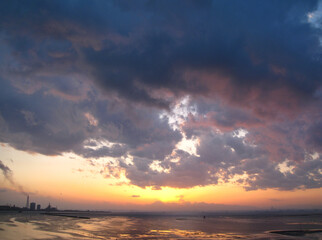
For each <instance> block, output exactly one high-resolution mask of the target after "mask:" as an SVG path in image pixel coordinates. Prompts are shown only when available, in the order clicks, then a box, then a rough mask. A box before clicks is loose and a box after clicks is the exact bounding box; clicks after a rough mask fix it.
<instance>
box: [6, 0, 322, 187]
mask: <svg viewBox="0 0 322 240" xmlns="http://www.w3.org/2000/svg"><path fill="white" fill-rule="evenodd" d="M317 7H318V2H317V1H265V2H262V1H261V2H259V1H234V2H227V1H147V0H146V1H143V0H142V1H136V2H135V4H134V3H133V2H132V1H108V2H102V1H72V0H70V1H44V0H41V1H36V0H34V1H2V2H1V3H0V52H1V54H0V65H1V67H0V72H1V76H0V82H1V88H0V141H1V142H4V143H8V144H10V145H11V146H13V147H15V148H16V149H20V150H25V151H31V152H38V153H42V154H46V155H59V154H62V153H64V152H74V153H76V154H78V155H81V156H83V157H85V158H88V159H90V158H93V159H96V158H104V157H113V158H115V159H116V160H117V162H118V164H119V168H122V169H123V170H124V171H125V174H126V176H127V178H128V179H129V180H130V181H131V183H132V184H135V185H138V186H141V187H146V186H153V187H154V188H156V189H158V188H161V187H162V186H172V187H179V188H182V187H183V188H187V187H193V186H197V185H199V186H204V185H208V184H217V183H220V182H226V181H235V182H236V183H238V184H242V185H244V186H245V188H246V189H248V190H253V189H265V188H276V189H281V190H290V189H296V188H318V187H321V146H322V137H321V123H322V116H321V107H322V94H321V92H322V90H321V89H322V84H321V83H322V82H321V77H322V62H321V54H322V52H321V28H320V26H321V25H319V23H320V22H321V18H320V17H319V15H318V14H315V11H316V10H317ZM187 96H189V102H188V103H185V104H186V105H187V106H185V104H183V108H184V107H189V106H193V107H194V109H195V111H194V112H191V111H190V110H189V111H190V112H189V111H188V112H185V113H184V112H180V113H178V112H176V110H175V109H176V107H177V106H178V104H179V105H180V104H182V102H181V101H182V99H183V98H185V97H187ZM180 102H181V103H180ZM187 109H188V108H187ZM161 115H162V116H163V117H161ZM179 115H180V116H179ZM173 116H175V117H174V118H175V119H174V120H173V119H172V117H173ZM178 116H179V117H178ZM179 119H180V120H179ZM169 123H170V124H169ZM173 124H174V125H175V126H176V128H174V127H173ZM174 129H175V130H174ZM240 129H243V131H241V130H240ZM241 132H242V135H241V136H237V135H238V133H241ZM184 136H185V137H187V138H188V139H197V140H198V141H199V145H198V146H197V147H196V153H197V155H194V154H189V153H187V152H185V151H182V150H179V149H177V147H176V146H177V144H178V143H179V142H180V140H181V139H182V138H183V137H184ZM127 158H130V159H131V163H130V162H129V161H128V160H126V159H127ZM156 161H158V162H157V164H158V168H157V169H153V167H152V166H153V165H155V164H156ZM106 169H109V168H106ZM103 172H104V171H103ZM104 174H106V175H111V173H106V172H104Z"/></svg>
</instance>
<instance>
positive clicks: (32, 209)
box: [30, 202, 36, 211]
mask: <svg viewBox="0 0 322 240" xmlns="http://www.w3.org/2000/svg"><path fill="white" fill-rule="evenodd" d="M30 210H31V211H35V210H36V203H35V202H32V203H30Z"/></svg>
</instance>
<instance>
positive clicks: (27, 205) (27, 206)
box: [26, 195, 29, 208]
mask: <svg viewBox="0 0 322 240" xmlns="http://www.w3.org/2000/svg"><path fill="white" fill-rule="evenodd" d="M26 208H29V195H27V203H26Z"/></svg>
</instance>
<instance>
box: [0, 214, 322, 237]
mask: <svg viewBox="0 0 322 240" xmlns="http://www.w3.org/2000/svg"><path fill="white" fill-rule="evenodd" d="M321 229H322V215H321V214H316V215H314V214H309V215H305V214H304V215H291V216H288V215H286V216H284V215H260V214H256V215H207V216H203V215H202V214H191V215H189V214H181V215H180V214H156V213H119V214H117V213H113V214H111V213H105V212H56V213H54V214H53V215H47V214H44V213H39V212H20V213H19V212H0V239H1V240H22V239H23V240H29V239H54V240H59V239H223V240H227V239H239V240H240V239H280V240H282V239H283V240H286V239H303V240H305V239H319V240H320V239H321V240H322V233H321V232H322V230H321Z"/></svg>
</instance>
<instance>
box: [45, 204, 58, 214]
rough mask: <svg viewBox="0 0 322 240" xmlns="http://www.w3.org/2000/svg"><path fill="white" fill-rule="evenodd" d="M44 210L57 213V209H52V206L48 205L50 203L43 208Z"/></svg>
mask: <svg viewBox="0 0 322 240" xmlns="http://www.w3.org/2000/svg"><path fill="white" fill-rule="evenodd" d="M45 210H46V211H47V212H49V211H57V208H55V207H52V206H51V205H50V203H49V204H48V206H47V207H46V208H45Z"/></svg>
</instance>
